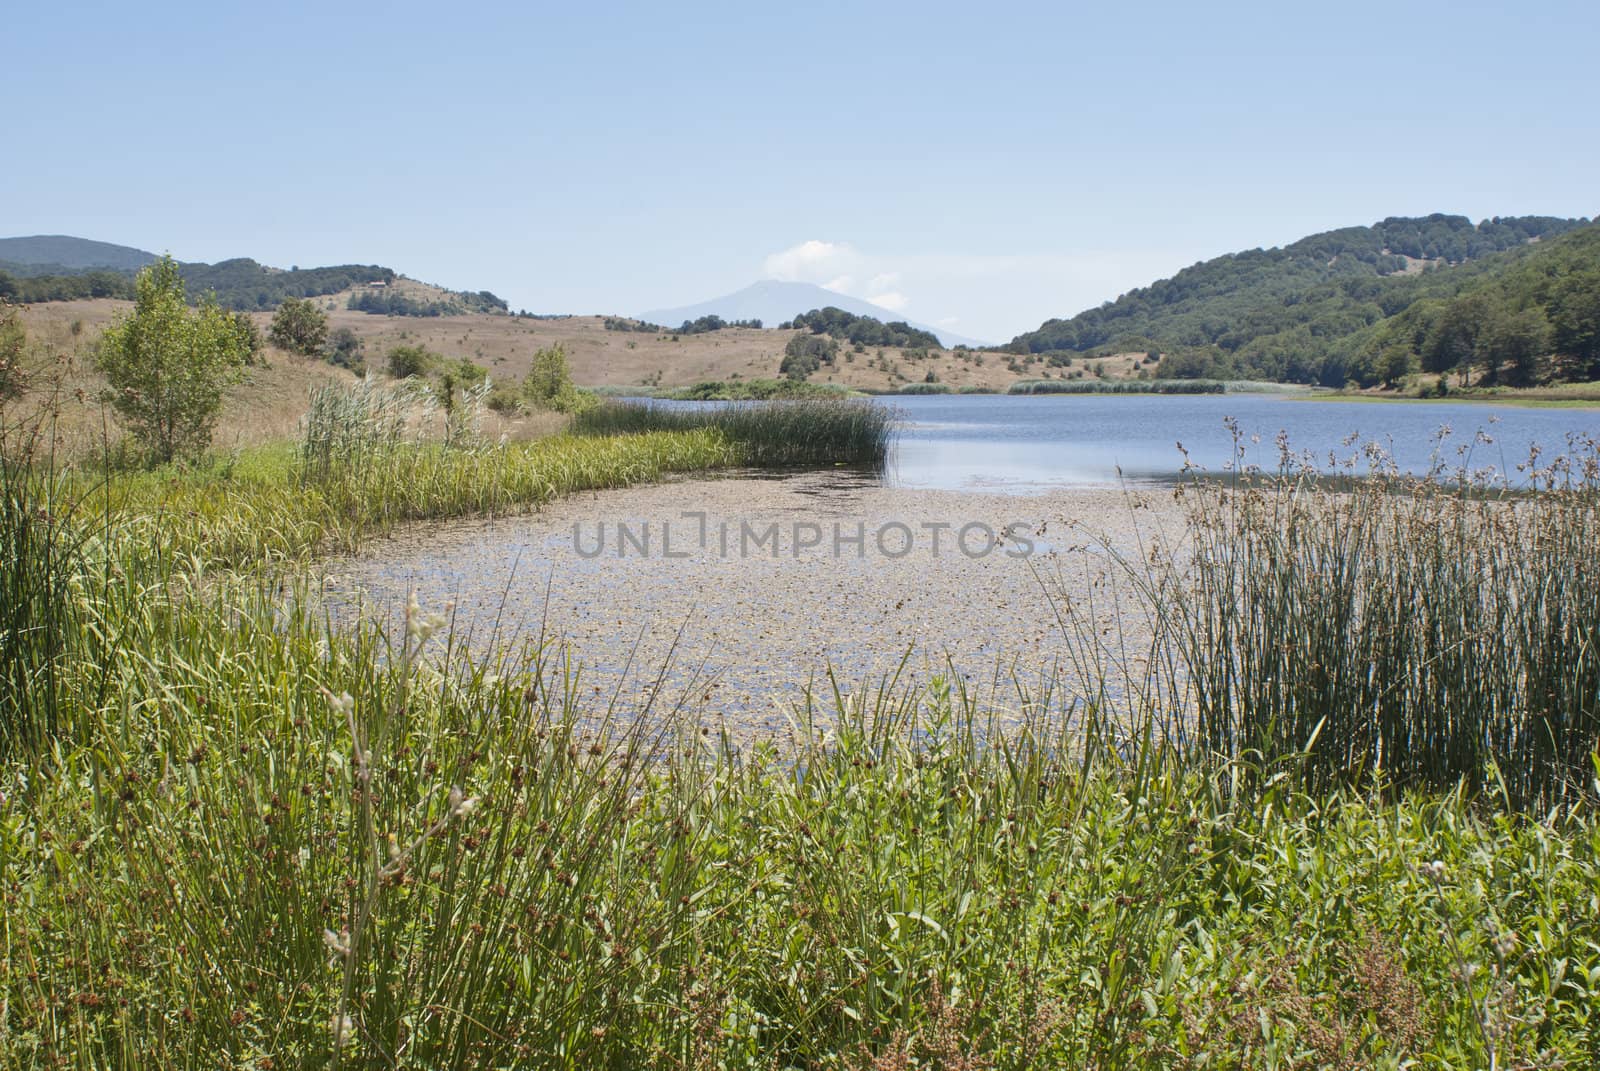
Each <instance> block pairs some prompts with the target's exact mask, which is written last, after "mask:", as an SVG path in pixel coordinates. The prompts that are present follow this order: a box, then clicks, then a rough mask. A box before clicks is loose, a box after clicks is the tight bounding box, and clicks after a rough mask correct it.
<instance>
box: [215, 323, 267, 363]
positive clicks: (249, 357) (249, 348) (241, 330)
mask: <svg viewBox="0 0 1600 1071" xmlns="http://www.w3.org/2000/svg"><path fill="white" fill-rule="evenodd" d="M225 315H226V316H227V317H228V323H229V325H230V326H231V327H232V328H233V333H234V334H235V335H236V336H237V337H238V339H239V344H240V345H241V346H243V347H244V354H245V357H244V363H245V364H255V363H256V362H257V361H258V360H259V359H260V357H261V350H262V348H263V346H264V345H265V343H264V342H263V341H262V338H261V328H259V327H257V326H256V322H255V320H253V319H251V318H250V314H249V313H248V312H230V313H226V314H225Z"/></svg>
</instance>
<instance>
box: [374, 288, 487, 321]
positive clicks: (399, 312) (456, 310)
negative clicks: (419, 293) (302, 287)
mask: <svg viewBox="0 0 1600 1071" xmlns="http://www.w3.org/2000/svg"><path fill="white" fill-rule="evenodd" d="M345 307H346V308H349V309H354V310H355V311H357V312H365V313H370V314H372V315H374V316H421V317H432V316H462V315H465V314H466V313H469V312H488V313H503V312H505V311H507V306H506V303H505V302H504V301H503V300H502V299H500V298H498V297H496V296H495V295H493V294H491V293H489V291H487V290H480V291H477V292H476V293H468V292H465V291H463V292H461V293H453V294H451V295H450V296H449V297H448V298H447V299H445V300H443V301H425V300H423V299H421V298H414V297H408V296H407V295H405V294H401V293H397V292H395V291H393V290H362V291H360V292H359V293H355V294H351V295H350V298H349V300H348V301H346V302H345Z"/></svg>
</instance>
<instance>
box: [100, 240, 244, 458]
mask: <svg viewBox="0 0 1600 1071" xmlns="http://www.w3.org/2000/svg"><path fill="white" fill-rule="evenodd" d="M135 291H136V295H137V296H136V297H135V299H134V306H133V312H132V313H131V314H129V315H126V316H122V317H119V318H118V319H117V320H116V322H114V323H113V324H112V325H111V326H110V327H109V328H108V329H107V330H106V333H105V336H104V337H103V338H102V339H101V342H100V350H99V355H98V363H99V366H100V370H101V371H102V372H103V373H104V374H105V377H106V381H107V383H108V384H109V387H110V389H109V392H108V394H109V399H110V402H111V405H112V407H113V408H114V409H115V410H116V412H117V415H118V416H119V417H120V418H121V419H122V421H123V423H124V424H126V425H127V427H128V430H129V432H130V433H132V435H133V436H134V437H135V438H136V439H138V440H139V441H140V442H141V443H142V444H143V445H144V446H145V448H146V449H148V450H149V451H150V454H151V456H152V457H153V458H154V459H155V460H156V461H161V462H165V461H171V460H173V459H174V458H178V457H190V456H194V455H197V454H199V453H200V452H201V451H202V450H204V449H205V448H206V447H207V446H209V445H210V443H211V435H212V431H213V429H214V428H215V427H216V423H217V416H218V415H219V414H220V413H221V411H222V396H223V392H224V391H225V390H226V389H227V387H228V386H229V384H231V383H233V382H234V381H235V380H236V379H237V378H238V375H239V372H240V369H241V368H242V367H243V365H244V363H245V360H246V356H247V352H246V349H245V344H244V343H243V341H242V340H241V339H240V337H239V332H238V331H237V329H236V327H235V325H234V323H233V321H232V319H231V318H230V317H229V316H228V314H227V313H225V312H223V310H221V309H220V308H218V307H217V305H216V303H215V302H213V301H212V300H211V299H210V298H209V297H208V298H206V299H204V300H202V301H201V302H200V305H199V306H198V307H197V308H195V309H192V310H191V309H190V308H189V305H188V303H187V301H186V299H185V296H184V288H183V277H182V276H181V275H180V274H179V273H178V265H177V263H176V262H175V261H174V260H173V259H172V258H171V257H162V258H161V259H160V260H158V261H156V262H155V263H154V264H152V265H150V266H149V267H148V268H145V269H144V270H143V271H141V272H140V273H139V278H138V280H137V282H136V284H135Z"/></svg>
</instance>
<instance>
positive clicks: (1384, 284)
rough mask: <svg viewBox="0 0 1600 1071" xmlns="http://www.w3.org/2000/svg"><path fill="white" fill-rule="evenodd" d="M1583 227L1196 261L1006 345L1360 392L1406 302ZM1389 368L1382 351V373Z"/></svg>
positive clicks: (1418, 234)
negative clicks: (1117, 355) (1356, 387)
mask: <svg viewBox="0 0 1600 1071" xmlns="http://www.w3.org/2000/svg"><path fill="white" fill-rule="evenodd" d="M1580 228H1581V229H1583V230H1586V231H1589V230H1592V229H1593V228H1590V227H1589V226H1588V220H1585V219H1557V218H1553V217H1544V216H1525V217H1515V218H1496V219H1488V220H1484V221H1483V222H1482V223H1479V224H1476V225H1475V224H1473V223H1472V222H1471V221H1470V220H1468V219H1466V218H1465V217H1463V216H1447V215H1433V216H1428V217H1425V218H1420V219H1405V218H1391V219H1386V220H1384V221H1383V222H1382V223H1378V224H1375V225H1374V226H1371V227H1347V228H1343V229H1341V230H1336V231H1328V232H1326V233H1323V234H1316V235H1312V236H1311V237H1309V238H1304V239H1302V240H1300V241H1298V242H1295V243H1294V244H1292V245H1288V246H1284V247H1283V248H1281V249H1269V250H1261V249H1256V250H1251V251H1248V252H1244V253H1235V254H1230V255H1228V256H1223V257H1218V258H1216V259H1214V260H1208V261H1205V262H1203V263H1200V264H1196V265H1194V266H1193V267H1190V268H1186V269H1184V270H1183V271H1181V272H1179V273H1178V274H1177V275H1175V276H1173V277H1172V278H1170V279H1163V280H1161V281H1160V282H1157V283H1154V284H1152V285H1151V286H1148V287H1145V288H1143V289H1140V290H1134V291H1130V292H1129V293H1127V294H1124V295H1123V296H1122V297H1120V298H1118V299H1117V300H1116V301H1113V302H1108V303H1107V304H1105V305H1102V306H1101V307H1099V308H1097V309H1090V310H1088V311H1087V312H1083V313H1080V314H1079V315H1077V316H1074V317H1072V318H1071V319H1068V320H1050V321H1047V322H1046V323H1045V324H1044V325H1043V326H1041V327H1040V328H1039V329H1038V330H1037V331H1033V332H1029V333H1027V334H1024V335H1019V336H1017V338H1016V339H1014V340H1013V341H1012V343H1011V345H1010V346H1009V347H1007V348H1008V349H1011V350H1013V351H1014V352H1018V353H1061V354H1063V355H1066V354H1079V353H1086V352H1093V351H1101V352H1104V351H1107V350H1128V349H1149V350H1159V351H1160V352H1162V353H1163V354H1166V355H1167V357H1168V359H1169V360H1168V364H1166V365H1165V366H1164V367H1163V372H1164V374H1169V375H1182V374H1190V375H1219V376H1224V377H1243V378H1260V379H1273V380H1281V381H1286V382H1305V383H1317V382H1320V383H1325V384H1328V385H1342V384H1343V383H1344V382H1346V381H1347V380H1349V379H1355V380H1356V381H1358V382H1361V381H1363V380H1368V379H1371V378H1372V376H1374V375H1376V374H1378V373H1377V371H1376V370H1375V368H1374V367H1373V365H1374V361H1375V358H1376V354H1373V353H1372V352H1370V350H1371V346H1372V345H1373V344H1374V343H1375V342H1376V341H1378V340H1379V336H1380V335H1381V332H1378V331H1376V330H1375V329H1376V328H1377V327H1378V325H1380V324H1381V323H1382V322H1383V321H1385V320H1386V319H1389V318H1391V317H1394V316H1396V315H1397V314H1399V313H1401V312H1404V311H1405V310H1406V309H1407V308H1408V307H1409V306H1411V305H1412V303H1413V302H1416V301H1421V300H1430V301H1434V302H1438V301H1448V300H1450V299H1454V298H1455V297H1457V296H1458V295H1460V294H1462V293H1463V292H1464V291H1465V290H1466V289H1469V288H1472V287H1483V286H1488V285H1490V284H1491V282H1492V280H1493V278H1494V277H1495V276H1496V275H1498V274H1499V273H1503V272H1508V271H1511V270H1512V269H1513V268H1514V267H1515V266H1516V265H1518V264H1521V263H1522V262H1523V261H1524V260H1526V259H1527V258H1529V257H1537V256H1539V255H1540V254H1541V253H1544V252H1546V251H1549V250H1552V249H1553V247H1554V246H1556V245H1558V244H1560V243H1561V242H1563V241H1565V239H1564V238H1562V236H1564V235H1565V236H1568V237H1573V236H1572V235H1571V234H1570V233H1569V232H1574V231H1579V230H1580ZM1589 248H1590V244H1586V243H1581V242H1580V243H1577V244H1575V245H1570V246H1568V247H1567V253H1568V254H1569V255H1574V254H1575V255H1576V257H1577V260H1578V261H1579V267H1580V269H1581V267H1582V265H1583V264H1584V263H1590V264H1591V266H1593V262H1592V261H1586V260H1585V257H1587V256H1588V255H1589V254H1588V253H1587V252H1586V251H1587V250H1588V249H1589ZM1575 251H1576V253H1575ZM1523 297H1528V295H1520V296H1519V297H1518V301H1520V300H1521V298H1523ZM1529 300H1532V299H1531V298H1529ZM1428 308H1429V309H1431V310H1432V311H1433V312H1437V311H1438V309H1437V308H1434V307H1433V306H1429V307H1428ZM1541 308H1543V306H1541ZM1546 318H1547V319H1548V311H1547V313H1546ZM1415 321H1416V317H1415V316H1414V317H1413V326H1415ZM1427 326H1431V323H1430V324H1429V325H1427ZM1424 333H1425V332H1424ZM1384 341H1385V342H1386V344H1387V343H1388V342H1392V341H1393V340H1389V339H1385V340H1384ZM1423 341H1426V339H1425V338H1424V340H1423ZM1420 349H1421V343H1418V347H1417V349H1416V350H1414V351H1413V353H1412V357H1413V358H1414V361H1413V364H1414V365H1416V366H1418V367H1420V365H1421V364H1422V361H1421V356H1422V355H1421V352H1420ZM1397 360H1398V357H1397V356H1396V355H1395V354H1392V353H1391V354H1390V364H1391V367H1390V368H1389V369H1387V371H1388V372H1393V371H1394V368H1393V367H1392V366H1393V364H1394V362H1395V361H1397ZM1381 378H1384V379H1389V378H1391V377H1390V376H1389V375H1387V374H1385V375H1383V376H1382V377H1381Z"/></svg>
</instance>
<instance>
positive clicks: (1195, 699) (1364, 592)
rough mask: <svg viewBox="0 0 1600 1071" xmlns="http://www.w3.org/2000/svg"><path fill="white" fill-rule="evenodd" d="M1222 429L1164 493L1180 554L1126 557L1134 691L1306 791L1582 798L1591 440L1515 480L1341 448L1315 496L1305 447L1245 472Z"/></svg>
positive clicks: (1599, 587) (1590, 618) (1589, 645)
mask: <svg viewBox="0 0 1600 1071" xmlns="http://www.w3.org/2000/svg"><path fill="white" fill-rule="evenodd" d="M1235 434H1236V442H1237V443H1238V445H1237V446H1236V454H1235V457H1234V459H1233V462H1232V464H1231V465H1230V471H1231V472H1232V473H1234V474H1235V475H1232V476H1229V477H1227V478H1225V479H1220V480H1211V479H1207V478H1202V477H1196V478H1195V479H1193V480H1191V481H1188V482H1186V483H1185V484H1184V485H1183V486H1182V488H1181V494H1182V500H1183V501H1184V502H1185V503H1186V506H1187V511H1188V514H1189V523H1188V525H1187V531H1186V532H1185V533H1184V537H1183V538H1184V543H1183V551H1182V554H1183V558H1182V562H1183V564H1181V565H1171V564H1169V565H1168V566H1166V567H1164V568H1161V569H1157V570H1155V571H1154V572H1151V571H1149V570H1148V569H1147V563H1146V562H1145V561H1144V559H1143V558H1142V557H1141V558H1140V559H1138V560H1136V561H1135V562H1133V563H1129V565H1130V567H1129V569H1128V573H1127V577H1128V580H1129V582H1130V583H1131V584H1133V585H1134V586H1135V588H1136V589H1137V590H1138V592H1139V593H1140V595H1141V596H1142V597H1143V599H1144V600H1145V606H1144V608H1145V609H1146V610H1148V611H1149V612H1150V613H1152V614H1153V615H1154V617H1153V618H1152V619H1153V620H1160V621H1161V622H1162V627H1161V628H1160V629H1158V630H1157V633H1156V639H1155V640H1154V641H1153V642H1152V645H1151V648H1150V650H1149V651H1147V652H1146V651H1141V652H1140V655H1141V664H1147V665H1150V666H1162V667H1175V668H1169V669H1166V670H1163V671H1161V672H1158V673H1156V674H1154V675H1153V676H1152V678H1151V679H1150V680H1148V681H1144V682H1141V684H1140V688H1139V691H1140V693H1141V694H1143V695H1146V696H1150V697H1159V698H1152V699H1149V700H1148V701H1150V702H1156V703H1160V704H1166V705H1168V706H1171V707H1172V708H1173V709H1183V710H1187V711H1192V712H1193V720H1192V725H1186V726H1185V728H1184V732H1185V733H1186V734H1192V735H1190V736H1189V739H1191V740H1192V741H1193V742H1194V744H1195V745H1196V746H1198V747H1200V748H1201V749H1202V750H1204V751H1206V752H1208V753H1211V754H1218V755H1225V756H1229V757H1231V758H1234V759H1239V760H1245V759H1246V757H1247V756H1249V757H1250V759H1249V761H1257V760H1260V761H1265V762H1267V763H1268V764H1272V763H1275V762H1279V761H1283V762H1292V763H1294V764H1295V766H1296V769H1297V771H1298V773H1299V775H1300V776H1301V777H1302V778H1304V780H1305V781H1306V783H1307V784H1308V785H1309V786H1310V787H1312V788H1313V789H1316V790H1320V789H1326V788H1328V787H1330V786H1341V787H1350V788H1355V789H1361V790H1366V789H1371V788H1373V787H1375V786H1379V787H1383V788H1385V789H1390V790H1401V791H1404V790H1413V789H1433V790H1439V791H1448V790H1450V789H1453V788H1456V787H1457V786H1462V787H1464V789H1465V791H1467V792H1468V793H1469V794H1470V795H1472V796H1475V797H1478V796H1483V795H1487V794H1493V795H1496V796H1499V797H1500V798H1502V799H1503V800H1505V801H1507V802H1509V803H1510V804H1511V805H1512V806H1514V807H1517V808H1525V809H1528V810H1530V811H1536V812H1539V813H1544V812H1545V811H1547V810H1548V809H1549V808H1552V807H1559V806H1569V805H1571V804H1573V803H1574V802H1575V801H1578V800H1588V801H1591V802H1592V800H1593V799H1594V798H1595V795H1596V793H1600V784H1595V783H1594V782H1593V781H1592V780H1591V778H1592V775H1593V772H1594V771H1593V769H1592V766H1591V757H1592V756H1593V754H1594V752H1595V749H1596V746H1597V745H1600V659H1597V658H1596V657H1594V653H1593V652H1594V647H1593V642H1594V637H1596V636H1600V558H1597V557H1596V556H1595V555H1594V553H1593V551H1592V548H1593V547H1594V546H1596V545H1597V542H1600V443H1595V442H1593V441H1588V440H1573V441H1572V442H1571V444H1570V449H1571V451H1572V452H1571V453H1569V454H1567V455H1565V456H1563V457H1559V458H1548V457H1546V458H1540V457H1538V456H1537V455H1536V456H1534V457H1531V458H1529V459H1528V463H1527V466H1526V467H1525V468H1524V469H1523V470H1522V476H1523V478H1525V479H1526V480H1528V481H1529V482H1530V487H1529V489H1528V490H1529V491H1532V492H1534V493H1532V494H1528V493H1526V492H1524V493H1522V494H1519V495H1512V494H1510V493H1508V490H1507V488H1505V487H1504V486H1503V485H1502V484H1500V483H1496V482H1487V481H1485V480H1483V479H1480V478H1477V477H1475V476H1474V474H1473V473H1472V472H1470V471H1469V470H1467V469H1466V468H1465V465H1466V462H1465V461H1462V462H1459V465H1460V467H1457V468H1447V467H1446V464H1447V462H1446V461H1445V460H1443V459H1440V460H1439V461H1438V462H1437V467H1436V468H1435V470H1434V471H1432V472H1430V473H1428V474H1426V475H1425V476H1420V477H1411V476H1403V475H1400V474H1398V473H1397V472H1396V471H1395V470H1394V469H1393V467H1392V465H1391V463H1390V462H1389V461H1388V460H1387V458H1386V457H1385V456H1384V454H1383V452H1382V450H1381V449H1380V448H1378V447H1377V446H1376V445H1375V444H1356V452H1355V454H1354V455H1353V460H1352V462H1351V465H1350V469H1351V470H1354V469H1355V465H1356V462H1357V459H1358V460H1359V461H1360V462H1361V463H1362V464H1364V465H1369V466H1371V470H1372V472H1371V475H1370V476H1368V477H1366V478H1365V479H1362V480H1360V481H1358V482H1353V483H1349V484H1341V485H1340V486H1338V487H1335V488H1334V491H1336V492H1342V493H1323V492H1322V491H1321V490H1320V488H1321V487H1322V484H1323V482H1324V480H1325V477H1324V476H1323V475H1322V470H1321V469H1320V468H1319V467H1318V466H1317V465H1316V464H1315V463H1314V462H1313V461H1311V460H1309V459H1308V460H1306V461H1305V462H1304V463H1303V464H1302V463H1301V461H1300V460H1299V459H1296V458H1295V457H1294V456H1293V455H1292V454H1290V453H1288V450H1287V446H1283V447H1281V448H1280V449H1281V456H1280V457H1279V459H1278V464H1279V466H1280V469H1279V471H1278V472H1275V473H1272V474H1262V473H1261V472H1260V471H1259V470H1257V469H1255V468H1254V467H1253V462H1254V459H1253V458H1251V457H1250V456H1249V455H1248V453H1247V450H1246V448H1245V447H1244V445H1243V443H1242V439H1238V438H1237V435H1238V433H1237V430H1235ZM1239 474H1243V475H1239ZM1172 552H1173V549H1172V548H1161V549H1158V550H1157V551H1156V552H1154V553H1153V554H1152V558H1151V560H1161V561H1165V562H1169V563H1171V562H1174V561H1177V560H1178V559H1176V558H1169V557H1168V556H1167V555H1168V554H1170V553H1172ZM1105 653H1106V654H1107V655H1108V656H1109V655H1110V653H1111V652H1109V651H1107V652H1105ZM1591 786H1593V787H1591Z"/></svg>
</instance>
